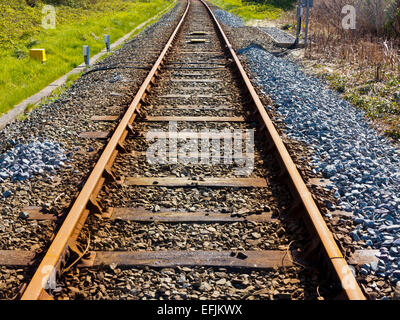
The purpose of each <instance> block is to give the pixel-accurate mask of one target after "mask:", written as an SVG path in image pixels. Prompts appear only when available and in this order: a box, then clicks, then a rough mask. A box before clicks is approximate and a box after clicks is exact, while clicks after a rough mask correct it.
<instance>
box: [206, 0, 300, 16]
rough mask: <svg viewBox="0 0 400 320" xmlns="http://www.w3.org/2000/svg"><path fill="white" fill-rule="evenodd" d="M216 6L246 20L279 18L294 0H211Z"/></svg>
mask: <svg viewBox="0 0 400 320" xmlns="http://www.w3.org/2000/svg"><path fill="white" fill-rule="evenodd" d="M210 2H212V3H213V4H215V5H216V6H218V7H220V8H222V9H224V10H226V11H228V12H230V13H232V14H235V15H237V16H239V17H240V18H242V19H243V20H244V21H249V20H255V19H257V20H262V19H269V20H274V19H278V18H279V17H280V16H281V15H282V13H283V12H284V10H288V9H290V8H291V6H292V3H293V2H294V1H293V0H264V1H263V2H262V3H260V2H256V1H254V2H253V1H242V0H210Z"/></svg>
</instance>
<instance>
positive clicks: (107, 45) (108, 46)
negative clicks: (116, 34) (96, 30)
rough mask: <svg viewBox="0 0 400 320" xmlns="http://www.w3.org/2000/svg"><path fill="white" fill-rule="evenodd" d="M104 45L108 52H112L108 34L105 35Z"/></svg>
mask: <svg viewBox="0 0 400 320" xmlns="http://www.w3.org/2000/svg"><path fill="white" fill-rule="evenodd" d="M104 43H105V44H106V47H107V52H110V51H111V50H110V36H109V35H108V34H105V35H104Z"/></svg>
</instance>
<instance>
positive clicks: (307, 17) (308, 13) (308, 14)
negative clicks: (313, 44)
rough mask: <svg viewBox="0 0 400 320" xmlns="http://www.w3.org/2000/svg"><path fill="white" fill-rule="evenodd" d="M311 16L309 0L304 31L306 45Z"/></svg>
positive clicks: (305, 43)
mask: <svg viewBox="0 0 400 320" xmlns="http://www.w3.org/2000/svg"><path fill="white" fill-rule="evenodd" d="M309 16H310V0H307V7H306V30H305V32H304V45H305V46H307V36H308V19H309Z"/></svg>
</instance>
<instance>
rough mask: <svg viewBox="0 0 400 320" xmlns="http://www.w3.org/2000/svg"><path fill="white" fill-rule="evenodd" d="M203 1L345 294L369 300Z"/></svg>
mask: <svg viewBox="0 0 400 320" xmlns="http://www.w3.org/2000/svg"><path fill="white" fill-rule="evenodd" d="M200 1H201V2H202V3H203V5H204V6H205V7H206V8H207V10H208V12H209V14H210V16H211V17H212V19H213V21H214V23H215V25H216V26H217V29H218V31H219V32H220V34H221V36H222V38H223V39H224V42H225V45H226V47H227V49H228V50H229V52H230V54H231V56H232V58H233V60H234V61H235V64H236V67H237V68H238V71H239V73H240V75H241V77H242V79H243V81H244V83H245V85H246V88H247V90H248V92H249V94H250V95H251V97H252V99H253V102H254V104H255V106H256V108H257V109H258V112H259V115H260V116H261V118H262V119H263V121H264V124H265V127H266V129H267V130H268V133H269V135H270V137H271V140H272V141H273V144H274V146H275V148H276V150H277V152H278V155H279V157H280V159H281V160H282V162H283V164H284V166H285V169H286V171H287V173H288V175H289V178H290V180H291V182H292V183H293V185H294V187H295V189H296V192H297V194H298V196H299V198H300V200H301V202H302V204H303V205H304V208H305V211H306V213H307V215H308V218H309V219H310V220H311V223H312V225H313V227H314V229H315V231H316V233H317V235H318V237H319V240H320V242H321V243H322V245H323V248H324V250H325V252H326V254H327V256H328V258H329V260H330V262H331V263H332V266H333V268H334V270H335V273H336V275H337V277H338V279H339V280H340V282H341V284H342V287H343V290H344V292H345V294H346V295H347V297H348V298H349V299H350V300H365V299H366V298H365V296H364V294H363V293H362V290H361V288H360V286H359V285H358V283H357V281H356V279H355V277H354V275H353V273H352V272H351V270H350V267H349V265H348V264H347V262H346V260H345V258H344V257H343V255H342V252H341V251H340V249H339V247H338V245H337V244H336V242H335V240H334V238H333V235H332V232H331V231H330V230H329V228H328V226H327V224H326V223H325V221H324V219H323V217H322V215H321V212H320V211H319V209H318V206H317V204H316V203H315V201H314V199H313V198H312V195H311V192H310V191H309V190H308V188H307V186H306V184H305V182H304V180H303V178H302V177H301V175H300V173H299V171H298V169H297V167H296V165H295V164H294V162H293V160H292V158H291V156H290V154H289V152H288V150H287V148H286V146H285V144H284V143H283V141H282V139H281V137H280V136H279V133H278V131H277V130H276V128H275V126H274V124H273V122H272V120H271V118H270V117H269V115H268V113H267V111H266V110H265V108H264V105H263V104H262V102H261V100H260V98H259V96H258V94H257V92H256V90H255V89H254V87H253V85H252V83H251V81H250V79H249V77H248V76H247V73H246V71H245V70H244V68H243V66H242V64H241V62H240V60H239V58H238V56H237V55H236V52H235V50H234V49H233V47H232V45H231V43H230V42H229V40H228V38H227V36H226V35H225V32H224V30H223V29H222V27H221V25H220V23H219V22H218V20H217V18H216V17H215V15H214V13H213V12H212V10H211V8H210V7H209V6H208V4H207V3H206V2H205V1H204V0H200Z"/></svg>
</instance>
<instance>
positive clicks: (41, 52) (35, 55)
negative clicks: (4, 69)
mask: <svg viewBox="0 0 400 320" xmlns="http://www.w3.org/2000/svg"><path fill="white" fill-rule="evenodd" d="M29 56H30V57H31V58H32V59H36V60H39V61H41V62H45V61H46V60H47V59H46V50H45V49H29Z"/></svg>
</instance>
